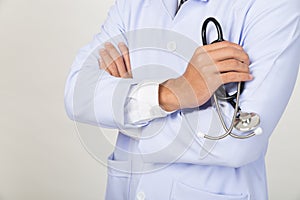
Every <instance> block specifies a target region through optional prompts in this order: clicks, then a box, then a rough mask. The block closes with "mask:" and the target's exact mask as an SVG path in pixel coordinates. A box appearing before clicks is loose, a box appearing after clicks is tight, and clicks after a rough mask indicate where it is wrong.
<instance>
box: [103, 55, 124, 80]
mask: <svg viewBox="0 0 300 200" xmlns="http://www.w3.org/2000/svg"><path fill="white" fill-rule="evenodd" d="M100 56H101V58H102V60H103V62H104V63H105V65H106V66H107V70H109V71H110V73H111V75H112V76H115V77H120V74H119V71H118V69H117V66H116V64H115V62H114V61H113V59H112V57H111V56H110V55H109V54H108V52H107V51H106V50H105V49H101V50H100Z"/></svg>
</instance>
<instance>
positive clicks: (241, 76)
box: [219, 72, 253, 84]
mask: <svg viewBox="0 0 300 200" xmlns="http://www.w3.org/2000/svg"><path fill="white" fill-rule="evenodd" d="M219 76H220V77H221V80H222V81H223V84H227V83H235V82H245V81H251V80H253V76H252V75H250V74H248V73H238V72H228V73H223V74H220V75H219Z"/></svg>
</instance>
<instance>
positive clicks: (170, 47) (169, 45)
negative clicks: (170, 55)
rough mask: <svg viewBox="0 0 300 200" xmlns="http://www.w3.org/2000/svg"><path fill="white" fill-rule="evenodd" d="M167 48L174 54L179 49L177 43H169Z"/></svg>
mask: <svg viewBox="0 0 300 200" xmlns="http://www.w3.org/2000/svg"><path fill="white" fill-rule="evenodd" d="M167 48H168V50H169V51H172V52H173V51H176V49H177V45H176V42H174V41H171V42H169V43H168V45H167Z"/></svg>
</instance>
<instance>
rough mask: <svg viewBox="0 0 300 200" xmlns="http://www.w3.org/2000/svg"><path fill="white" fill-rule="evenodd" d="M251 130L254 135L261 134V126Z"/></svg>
mask: <svg viewBox="0 0 300 200" xmlns="http://www.w3.org/2000/svg"><path fill="white" fill-rule="evenodd" d="M253 132H254V134H255V135H261V134H263V129H262V128H261V127H258V128H257V129H255V130H254V131H253Z"/></svg>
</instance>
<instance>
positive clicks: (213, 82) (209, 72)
mask: <svg viewBox="0 0 300 200" xmlns="http://www.w3.org/2000/svg"><path fill="white" fill-rule="evenodd" d="M249 64H250V61H249V57H248V55H247V53H246V52H245V51H244V50H243V48H242V47H241V46H240V45H238V44H235V43H231V42H228V41H224V42H219V43H214V44H210V45H206V46H203V47H199V48H197V49H196V50H195V52H194V55H193V57H192V58H191V60H190V62H189V64H188V66H187V69H186V71H185V73H184V74H183V75H182V76H180V77H178V78H176V79H170V80H167V81H166V82H164V83H162V84H160V86H159V104H160V106H161V107H162V108H163V109H164V110H166V111H174V110H178V109H183V108H195V107H198V106H201V105H203V104H204V103H205V102H207V101H208V100H209V99H210V98H211V96H212V95H213V93H214V92H215V91H216V90H217V89H218V88H219V87H220V86H221V85H222V84H226V83H232V82H244V81H251V80H252V79H253V77H252V75H251V74H250V71H249Z"/></svg>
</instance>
